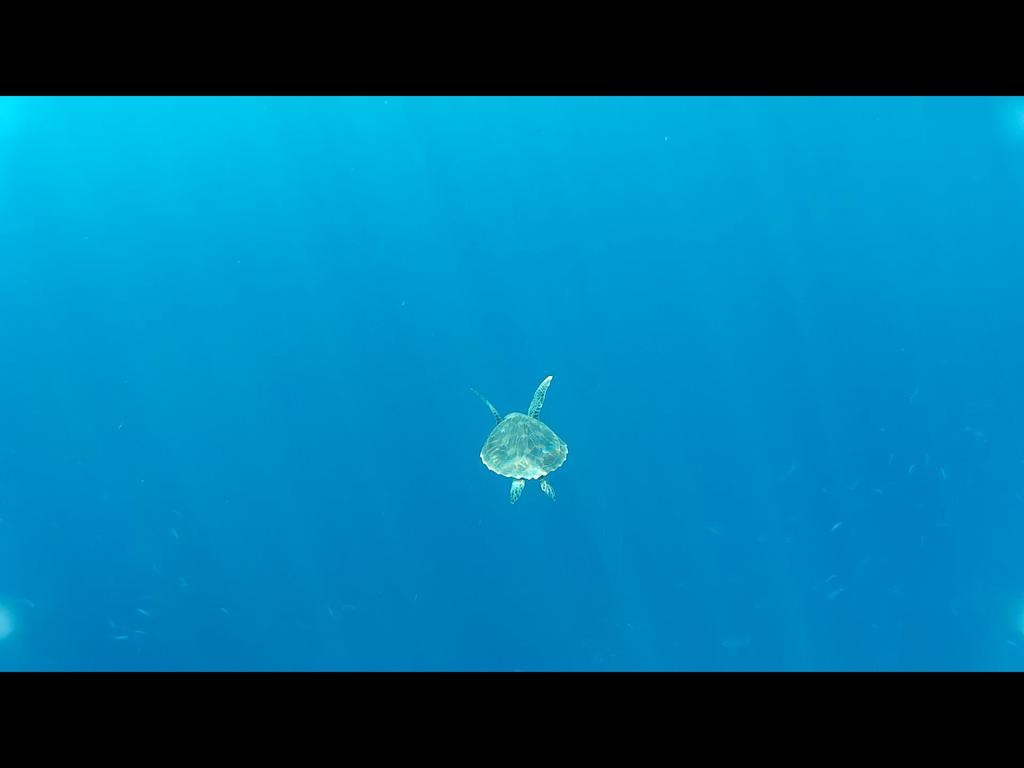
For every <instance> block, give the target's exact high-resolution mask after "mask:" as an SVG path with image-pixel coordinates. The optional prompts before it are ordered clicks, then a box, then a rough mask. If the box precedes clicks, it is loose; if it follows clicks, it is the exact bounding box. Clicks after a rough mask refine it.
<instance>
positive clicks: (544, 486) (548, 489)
mask: <svg viewBox="0 0 1024 768" xmlns="http://www.w3.org/2000/svg"><path fill="white" fill-rule="evenodd" d="M540 489H541V490H542V491H544V493H546V494H547V496H548V498H549V499H551V500H552V501H554V500H555V489H554V488H553V487H552V486H551V483H549V482H548V479H547V478H546V477H542V478H541V481H540Z"/></svg>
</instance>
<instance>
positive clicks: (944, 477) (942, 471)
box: [939, 467, 947, 480]
mask: <svg viewBox="0 0 1024 768" xmlns="http://www.w3.org/2000/svg"><path fill="white" fill-rule="evenodd" d="M939 472H941V473H942V479H943V480H945V479H947V478H946V468H945V467H939Z"/></svg>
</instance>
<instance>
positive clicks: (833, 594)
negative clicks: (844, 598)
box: [828, 587, 846, 600]
mask: <svg viewBox="0 0 1024 768" xmlns="http://www.w3.org/2000/svg"><path fill="white" fill-rule="evenodd" d="M845 591H846V587H839V588H838V589H833V590H832V591H831V592H829V593H828V599H829V600H835V599H836V598H837V597H839V596H840V595H841V594H843V592H845Z"/></svg>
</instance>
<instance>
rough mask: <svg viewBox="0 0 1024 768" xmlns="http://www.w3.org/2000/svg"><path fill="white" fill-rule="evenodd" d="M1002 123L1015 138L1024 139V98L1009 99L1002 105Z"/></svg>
mask: <svg viewBox="0 0 1024 768" xmlns="http://www.w3.org/2000/svg"><path fill="white" fill-rule="evenodd" d="M1002 123H1003V128H1004V129H1005V130H1006V132H1007V133H1008V134H1009V135H1010V136H1011V137H1012V138H1014V139H1024V99H1009V100H1007V101H1005V102H1004V103H1003V105H1002Z"/></svg>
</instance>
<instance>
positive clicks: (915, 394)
mask: <svg viewBox="0 0 1024 768" xmlns="http://www.w3.org/2000/svg"><path fill="white" fill-rule="evenodd" d="M920 391H921V388H920V387H918V388H917V389H915V390H914V394H912V395H911V396H910V402H914V400H915V398H916V397H917V395H918V393H919V392H920Z"/></svg>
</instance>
